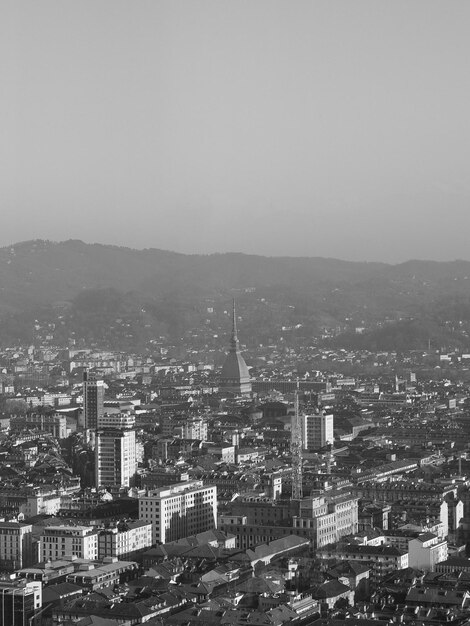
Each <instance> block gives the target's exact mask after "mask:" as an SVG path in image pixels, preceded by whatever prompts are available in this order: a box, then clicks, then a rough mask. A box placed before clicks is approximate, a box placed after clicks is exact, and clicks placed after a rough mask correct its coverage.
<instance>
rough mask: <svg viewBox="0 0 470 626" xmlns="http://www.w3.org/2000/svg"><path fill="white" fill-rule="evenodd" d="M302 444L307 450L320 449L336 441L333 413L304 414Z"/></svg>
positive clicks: (302, 418)
mask: <svg viewBox="0 0 470 626" xmlns="http://www.w3.org/2000/svg"><path fill="white" fill-rule="evenodd" d="M301 422H302V444H303V447H304V449H305V450H318V449H320V448H324V447H325V446H327V445H332V444H333V442H334V434H333V415H331V414H325V413H318V414H315V413H314V414H313V415H302V416H301Z"/></svg>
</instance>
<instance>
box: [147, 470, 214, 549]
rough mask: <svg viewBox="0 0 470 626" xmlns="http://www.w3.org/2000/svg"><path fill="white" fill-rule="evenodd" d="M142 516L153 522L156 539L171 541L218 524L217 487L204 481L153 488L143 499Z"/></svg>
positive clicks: (154, 540) (160, 541) (153, 539)
mask: <svg viewBox="0 0 470 626" xmlns="http://www.w3.org/2000/svg"><path fill="white" fill-rule="evenodd" d="M139 519H140V520H142V521H145V522H150V523H151V524H152V529H153V535H152V542H153V543H155V542H159V543H168V542H170V541H176V540H177V539H182V538H183V537H189V536H191V535H196V534H198V533H201V532H204V531H205V530H211V529H213V528H216V527H217V488H216V487H215V486H211V485H204V484H203V482H202V480H192V481H188V482H183V483H177V484H175V485H172V486H170V487H166V488H165V487H163V488H161V489H156V490H154V491H149V492H148V493H147V495H145V496H142V497H140V498H139Z"/></svg>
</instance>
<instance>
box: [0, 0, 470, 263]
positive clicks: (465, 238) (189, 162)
mask: <svg viewBox="0 0 470 626" xmlns="http://www.w3.org/2000/svg"><path fill="white" fill-rule="evenodd" d="M469 32H470V2H465V1H464V0H442V1H439V2H438V1H435V0H404V1H401V0H282V1H278V0H230V1H227V0H213V1H211V0H187V1H182V0H166V1H162V0H148V1H147V0H125V1H123V0H75V1H73V0H40V1H38V0H30V1H29V0H28V1H26V0H3V2H2V4H1V9H0V80H1V87H2V90H1V97H0V133H1V137H0V192H1V196H0V203H1V204H0V217H1V227H0V245H2V246H3V245H8V244H10V243H12V242H16V241H22V240H26V239H33V238H42V239H53V240H63V239H69V238H78V239H83V240H84V241H87V242H101V243H112V244H118V245H127V246H131V247H137V248H142V247H157V248H165V249H171V250H177V251H181V252H215V251H220V252H223V251H229V250H230V251H241V252H248V253H259V254H267V255H276V256H277V255H308V256H332V257H339V258H345V259H351V260H382V261H389V262H399V261H403V260H406V259H409V258H430V259H437V260H441V259H445V260H450V259H455V258H466V259H470V245H469V239H470V237H469V232H470V171H469V168H470V120H469V118H470V36H469Z"/></svg>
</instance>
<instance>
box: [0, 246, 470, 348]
mask: <svg viewBox="0 0 470 626" xmlns="http://www.w3.org/2000/svg"><path fill="white" fill-rule="evenodd" d="M0 295H1V297H0V340H1V341H2V342H3V343H5V342H13V341H27V340H39V339H40V338H39V339H38V338H37V335H35V333H34V332H33V331H32V330H31V328H32V325H34V324H33V322H34V319H35V318H37V317H38V316H40V317H41V319H43V318H44V320H43V322H41V323H39V322H38V324H39V325H40V326H41V324H42V323H44V324H46V325H47V324H52V325H55V326H56V327H57V326H58V325H59V326H60V327H63V328H62V330H63V332H62V333H59V335H58V336H57V340H59V339H60V340H61V341H63V340H64V339H65V338H66V336H67V333H69V334H75V335H77V333H79V334H80V335H83V340H84V341H86V340H90V337H92V338H93V341H95V342H99V340H100V334H101V335H103V333H104V335H105V336H106V337H108V335H109V333H108V329H109V328H114V327H115V325H116V323H115V322H114V321H113V320H116V319H121V318H122V316H124V317H126V316H128V317H129V320H130V321H127V322H126V324H131V326H132V332H130V331H129V332H127V333H125V332H124V335H126V334H127V335H129V337H128V341H127V343H126V341H124V343H125V344H126V345H127V344H129V345H131V344H132V341H133V340H134V339H135V337H136V332H137V330H136V329H137V327H138V324H137V322H136V319H140V322H139V323H141V325H142V326H143V327H144V328H148V329H149V330H148V331H146V332H141V331H138V332H137V334H138V339H135V340H136V344H138V345H139V346H141V345H143V344H145V342H146V341H148V340H149V339H150V337H151V336H152V333H154V332H160V333H162V334H163V335H164V336H167V335H168V336H169V337H171V338H173V339H174V338H175V337H177V338H178V339H179V340H181V339H182V338H184V336H185V333H188V332H191V333H192V334H193V335H194V334H197V333H198V332H199V331H201V329H204V327H205V326H207V333H206V332H205V331H204V332H202V331H201V332H202V334H203V335H204V336H205V335H207V336H208V337H210V334H211V332H212V334H216V333H217V332H219V331H220V329H221V328H223V327H224V323H225V320H224V319H223V317H222V316H221V315H222V314H221V313H220V311H224V310H225V309H226V308H227V305H228V303H229V302H230V301H231V299H232V297H233V296H234V295H236V296H237V300H239V310H240V311H241V314H242V315H243V318H244V323H245V329H246V332H247V335H248V336H249V337H250V339H252V340H254V341H256V340H257V337H258V335H259V336H260V337H262V338H263V340H267V339H270V338H273V337H274V338H275V337H277V336H278V335H279V332H280V330H281V329H282V328H284V327H289V328H290V327H297V326H298V327H299V329H300V330H299V332H298V333H297V335H299V337H303V338H304V339H306V340H310V339H311V338H312V337H318V336H321V335H322V333H323V332H324V329H325V327H327V328H329V327H331V328H335V327H336V328H337V329H338V328H339V332H338V333H337V334H339V335H340V336H339V339H338V341H341V335H342V334H344V339H345V341H350V340H351V333H354V329H355V327H364V328H365V334H364V338H363V339H361V338H360V337H359V338H357V337H356V338H354V343H356V344H357V343H359V344H360V343H361V341H362V343H364V344H365V345H367V336H368V333H369V331H370V332H373V333H374V334H373V336H372V335H371V337H372V340H373V345H374V346H380V345H381V333H382V334H384V333H385V331H384V332H382V330H381V325H383V324H384V323H386V324H387V331H386V333H385V335H386V342H385V343H386V344H387V345H393V342H394V339H393V333H391V331H390V324H398V323H399V322H401V323H402V322H403V321H404V320H407V319H408V320H410V319H423V320H425V319H426V320H431V321H432V323H429V324H427V326H426V327H427V328H429V329H430V330H429V333H438V334H439V336H440V339H439V340H440V341H442V337H444V338H446V337H447V335H450V334H452V333H450V331H449V330H448V329H444V332H442V333H441V331H439V332H438V331H435V330H433V329H436V328H437V327H439V328H441V327H443V326H442V325H445V324H446V323H448V322H449V321H451V322H452V321H453V322H455V323H457V322H459V323H460V322H462V321H463V322H464V323H465V324H466V323H467V321H468V322H470V261H465V260H455V261H444V262H441V261H423V260H409V261H405V262H403V263H399V264H389V263H382V262H369V261H362V262H361V261H345V260H341V259H335V258H324V257H305V256H302V257H291V256H276V257H267V256H262V255H252V254H250V255H248V254H244V253H239V252H224V253H211V254H207V255H197V254H191V255H187V254H183V253H179V252H172V251H168V250H162V249H159V248H144V249H142V250H136V249H133V248H130V247H125V246H115V245H107V244H100V243H93V244H88V243H85V242H83V241H81V240H77V239H69V240H66V241H63V242H53V241H48V240H41V239H37V240H30V241H24V242H18V243H16V244H12V245H9V246H5V247H3V248H0ZM80 296H83V297H82V298H81V299H80ZM209 305H211V306H209ZM212 305H213V306H212ZM214 307H215V312H214V313H213V314H211V315H210V316H208V314H207V310H208V308H214ZM59 311H62V313H60V312H59ZM139 311H140V312H139ZM142 311H146V314H145V316H144V315H143V314H142ZM59 316H61V317H59ZM113 316H114V317H113ZM143 317H146V319H145V320H143ZM208 317H209V322H208V319H207V318H208ZM448 318H449V319H448ZM460 318H463V320H462V319H460ZM126 319H127V317H126ZM48 320H49V321H48ZM38 324H35V325H36V326H37V325H38ZM402 326H403V324H402ZM88 327H89V328H88ZM92 327H93V328H92ZM397 328H400V326H397ZM403 328H404V327H403ZM410 328H412V329H413V328H414V326H413V325H412V326H411V327H409V326H408V327H406V333H407V335H406V336H408V335H410V332H411V331H410ZM118 330H119V329H116V333H117V335H116V337H115V339H116V338H117V337H118V336H120V335H119V333H120V332H121V330H123V329H121V330H119V332H118ZM124 330H125V329H124ZM460 331H461V332H460ZM460 331H459V332H460V334H458V333H457V331H456V330H455V329H454V331H452V332H453V333H454V340H456V341H457V343H463V344H465V342H466V341H467V338H466V335H465V333H464V334H462V332H464V331H463V330H462V329H460ZM335 332H336V331H335ZM465 332H466V331H465ZM56 334H57V332H56ZM121 334H122V333H121ZM294 334H295V333H294ZM417 334H418V335H422V334H423V333H422V332H420V333H417ZM52 335H54V333H52ZM441 335H442V337H441ZM457 335H458V336H457ZM87 338H88V339H87ZM116 340H117V339H116ZM106 341H107V342H108V343H109V342H112V341H114V339H113V336H111V335H109V337H108V338H107V340H106ZM119 341H120V340H119ZM119 341H118V343H119ZM420 341H421V340H420ZM398 343H400V345H402V344H403V339H400V340H399V341H398Z"/></svg>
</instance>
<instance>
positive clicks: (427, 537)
mask: <svg viewBox="0 0 470 626" xmlns="http://www.w3.org/2000/svg"><path fill="white" fill-rule="evenodd" d="M408 555H409V556H408V565H409V567H415V568H416V569H421V570H424V571H425V572H434V571H435V569H436V565H437V564H438V563H441V562H442V561H445V560H446V559H447V541H445V540H444V541H443V540H441V539H439V537H437V535H433V534H432V533H422V534H421V535H419V536H418V537H416V538H415V539H411V540H410V542H409V543H408Z"/></svg>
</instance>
